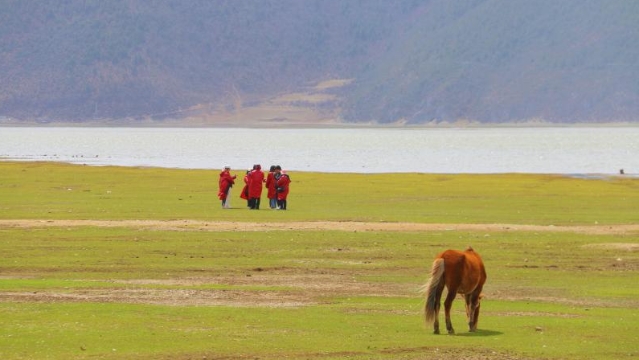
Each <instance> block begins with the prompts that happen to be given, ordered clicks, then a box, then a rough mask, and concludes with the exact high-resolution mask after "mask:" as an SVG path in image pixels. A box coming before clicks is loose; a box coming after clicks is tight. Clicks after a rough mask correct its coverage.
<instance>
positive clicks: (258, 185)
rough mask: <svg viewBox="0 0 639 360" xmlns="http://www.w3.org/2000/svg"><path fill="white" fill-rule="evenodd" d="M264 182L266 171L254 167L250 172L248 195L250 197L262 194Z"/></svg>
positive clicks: (257, 196)
mask: <svg viewBox="0 0 639 360" xmlns="http://www.w3.org/2000/svg"><path fill="white" fill-rule="evenodd" d="M263 183H264V173H263V172H262V170H260V169H259V168H258V169H253V170H251V172H250V173H249V174H248V197H249V199H253V198H259V197H261V196H262V184H263Z"/></svg>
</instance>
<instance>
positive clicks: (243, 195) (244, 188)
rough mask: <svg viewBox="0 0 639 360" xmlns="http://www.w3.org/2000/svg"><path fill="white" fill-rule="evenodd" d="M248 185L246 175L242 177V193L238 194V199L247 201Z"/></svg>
mask: <svg viewBox="0 0 639 360" xmlns="http://www.w3.org/2000/svg"><path fill="white" fill-rule="evenodd" d="M248 183H249V176H248V174H246V175H244V187H243V188H242V193H241V194H240V197H241V198H242V199H244V200H248V198H249V196H248Z"/></svg>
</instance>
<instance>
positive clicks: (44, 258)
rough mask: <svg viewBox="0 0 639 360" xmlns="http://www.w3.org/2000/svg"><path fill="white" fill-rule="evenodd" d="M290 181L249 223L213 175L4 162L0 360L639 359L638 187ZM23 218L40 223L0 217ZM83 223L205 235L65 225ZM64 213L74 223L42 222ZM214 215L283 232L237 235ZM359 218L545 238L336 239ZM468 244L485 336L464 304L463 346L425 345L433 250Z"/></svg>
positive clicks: (569, 182) (453, 180) (523, 180)
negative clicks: (175, 225)
mask: <svg viewBox="0 0 639 360" xmlns="http://www.w3.org/2000/svg"><path fill="white" fill-rule="evenodd" d="M238 175H239V173H238ZM291 177H292V180H293V184H292V187H291V189H292V190H291V198H290V202H289V208H290V209H289V210H288V211H286V212H283V211H271V210H260V211H249V210H246V209H245V208H244V207H243V206H242V205H243V204H242V202H241V201H240V199H239V198H238V197H237V195H238V192H239V189H238V188H235V189H233V191H234V195H233V196H234V198H233V205H234V206H235V207H236V208H235V209H231V210H222V209H221V208H220V206H219V204H218V201H217V198H216V183H217V171H204V170H174V169H154V168H119V167H87V166H72V165H64V164H51V163H13V162H0V199H2V200H1V201H0V252H1V253H2V257H1V258H0V319H1V320H0V322H1V325H2V326H0V358H2V359H235V358H240V359H281V358H293V359H314V358H321V359H342V358H352V359H431V358H432V359H458V358H466V359H488V358H490V359H528V358H535V359H538V358H543V359H610V358H616V359H623V358H634V357H637V356H639V347H637V345H636V334H637V333H638V331H639V310H637V309H639V300H638V299H639V288H638V287H637V286H636V284H637V283H638V282H639V233H638V232H637V231H636V230H629V231H621V230H615V229H618V227H617V225H624V224H637V223H639V179H633V178H623V177H612V178H605V179H579V178H568V177H562V176H554V175H523V174H500V175H442V174H379V175H377V174H374V175H362V174H318V173H295V172H294V173H292V174H291ZM240 182H241V180H240ZM15 219H26V220H30V222H29V223H28V225H26V226H15V225H10V223H5V224H4V225H3V223H2V222H1V221H2V220H15ZM83 219H90V220H114V221H119V220H132V219H140V220H186V219H192V220H200V221H203V222H205V223H206V224H208V226H207V227H206V228H202V227H198V228H192V229H182V230H179V231H178V230H175V229H168V228H163V227H157V228H139V227H134V226H125V225H123V226H115V227H102V226H80V225H77V224H74V223H73V222H72V220H83ZM54 220H65V221H66V220H68V222H67V223H64V224H65V225H60V226H57V225H56V226H46V224H47V222H48V221H54ZM222 221H233V222H240V223H256V224H258V225H259V224H265V223H285V224H286V225H284V226H281V227H280V228H277V229H269V230H268V231H267V230H264V231H255V229H254V228H253V229H251V230H250V231H248V230H247V231H228V229H224V228H222V227H221V226H220V228H216V224H219V223H220V222H222ZM302 221H318V222H319V221H321V222H327V223H328V224H330V223H333V222H334V223H339V224H341V225H342V226H341V227H339V229H338V228H337V227H336V228H335V229H334V230H331V229H330V226H329V229H328V230H324V231H317V230H304V229H301V228H298V227H296V224H297V223H299V222H302ZM355 221H357V222H361V221H365V222H372V223H388V222H405V223H432V224H436V223H444V224H451V225H452V224H465V223H468V224H494V223H498V224H511V225H544V227H543V228H542V229H540V231H520V230H513V229H508V226H505V227H504V228H503V229H502V230H494V229H490V228H488V227H487V228H486V229H481V228H479V229H478V230H474V231H466V230H454V228H453V227H452V226H451V230H448V229H446V230H441V228H438V229H433V230H430V231H415V230H412V229H411V227H410V226H408V225H407V227H406V228H405V229H403V230H402V231H361V230H357V229H355V228H354V229H353V230H343V224H344V223H346V224H348V223H350V222H355ZM123 224H124V223H123ZM552 225H554V226H574V227H575V229H577V228H579V229H580V230H579V231H561V232H560V231H554V230H553V226H552ZM591 226H597V229H599V231H592V232H590V231H588V228H589V227H591ZM608 228H609V229H610V231H609V232H606V231H605V230H606V229H608ZM584 229H585V230H584ZM602 229H603V230H604V231H601V230H602ZM468 245H472V246H473V247H474V248H475V249H476V250H477V251H478V252H479V253H480V254H481V255H482V256H483V258H484V261H485V263H486V267H487V272H488V277H489V278H488V282H487V285H486V287H485V290H484V292H485V295H486V299H485V300H484V302H483V305H482V314H481V317H480V320H479V329H480V330H479V331H478V332H477V333H473V334H470V333H468V332H467V328H466V326H465V313H464V309H463V304H462V301H461V299H458V300H457V301H456V302H455V304H454V313H453V318H452V320H453V324H454V326H455V329H456V330H457V335H455V336H448V335H433V334H432V331H431V329H429V328H426V327H425V326H424V324H423V321H422V314H421V309H422V306H423V301H422V299H421V298H420V296H419V294H418V293H417V289H418V288H419V286H420V285H421V284H423V283H424V282H425V281H426V280H427V279H426V277H427V272H428V270H429V268H430V265H431V262H432V259H433V257H434V256H435V255H436V254H437V253H438V252H440V251H442V250H444V249H447V248H459V249H462V248H464V247H466V246H468Z"/></svg>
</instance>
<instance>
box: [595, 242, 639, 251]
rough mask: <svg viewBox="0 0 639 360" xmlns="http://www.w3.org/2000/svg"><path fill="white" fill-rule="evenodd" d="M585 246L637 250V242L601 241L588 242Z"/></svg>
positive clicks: (638, 248) (638, 246) (638, 249)
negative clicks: (598, 242) (599, 242)
mask: <svg viewBox="0 0 639 360" xmlns="http://www.w3.org/2000/svg"><path fill="white" fill-rule="evenodd" d="M584 247H585V248H592V249H603V250H622V251H629V252H632V251H639V244H636V243H602V244H588V245H584Z"/></svg>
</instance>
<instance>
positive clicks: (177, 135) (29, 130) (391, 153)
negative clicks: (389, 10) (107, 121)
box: [0, 127, 639, 175]
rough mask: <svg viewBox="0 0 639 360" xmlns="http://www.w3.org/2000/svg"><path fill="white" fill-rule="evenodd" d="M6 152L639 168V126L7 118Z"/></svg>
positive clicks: (9, 156)
mask: <svg viewBox="0 0 639 360" xmlns="http://www.w3.org/2000/svg"><path fill="white" fill-rule="evenodd" d="M0 159H4V160H27V161H37V160H45V161H58V162H68V163H77V164H88V165H122V166H154V167H168V168H194V169H219V168H221V167H223V166H224V165H230V166H231V167H232V168H233V169H236V170H239V169H248V168H249V167H251V166H252V165H253V164H256V163H260V164H262V166H263V167H268V166H269V165H272V164H280V165H282V167H283V168H284V169H288V170H293V171H321V172H355V173H384V172H421V173H511V172H515V173H552V174H611V175H612V174H617V173H618V172H619V170H620V169H622V168H623V169H625V171H626V173H627V174H629V175H633V174H637V173H639V127H592V128H584V127H575V128H568V127H542V128H456V129H449V128H447V129H439V128H438V129H401V128H392V129H384V128H331V129H323V128H322V129H226V128H35V127H0Z"/></svg>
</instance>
